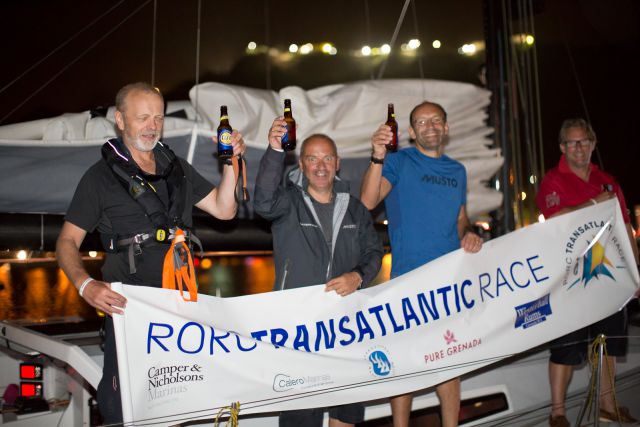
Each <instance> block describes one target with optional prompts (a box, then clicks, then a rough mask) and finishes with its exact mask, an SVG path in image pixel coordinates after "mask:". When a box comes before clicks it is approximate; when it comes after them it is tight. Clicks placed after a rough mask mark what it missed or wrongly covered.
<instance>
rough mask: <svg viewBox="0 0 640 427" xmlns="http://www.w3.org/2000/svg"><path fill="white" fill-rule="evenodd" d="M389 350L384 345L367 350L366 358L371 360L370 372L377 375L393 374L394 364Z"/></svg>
mask: <svg viewBox="0 0 640 427" xmlns="http://www.w3.org/2000/svg"><path fill="white" fill-rule="evenodd" d="M388 354H389V351H388V350H387V349H386V348H384V347H374V348H372V349H370V350H369V351H368V352H367V355H366V358H367V360H368V361H369V363H370V365H369V372H371V374H372V375H374V376H376V377H386V376H388V375H391V372H392V371H393V364H392V363H391V359H390V358H389V356H388Z"/></svg>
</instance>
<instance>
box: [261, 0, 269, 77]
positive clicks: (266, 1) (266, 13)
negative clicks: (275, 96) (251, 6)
mask: <svg viewBox="0 0 640 427" xmlns="http://www.w3.org/2000/svg"><path fill="white" fill-rule="evenodd" d="M263 10H264V41H265V43H266V45H267V53H266V55H265V64H264V71H265V73H264V78H265V85H266V87H267V90H271V56H270V55H269V50H270V45H271V29H270V28H269V0H264V8H263Z"/></svg>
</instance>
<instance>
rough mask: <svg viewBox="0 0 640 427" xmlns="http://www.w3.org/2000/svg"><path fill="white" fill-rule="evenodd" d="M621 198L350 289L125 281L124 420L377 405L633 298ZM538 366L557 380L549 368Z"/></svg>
mask: <svg viewBox="0 0 640 427" xmlns="http://www.w3.org/2000/svg"><path fill="white" fill-rule="evenodd" d="M638 282H639V280H638V272H637V269H636V266H635V262H634V258H633V254H632V251H631V246H630V245H629V239H628V237H627V232H626V228H625V224H624V223H623V220H622V216H621V214H620V208H619V205H618V203H617V201H615V200H612V201H608V202H606V203H601V204H598V205H596V206H593V207H589V208H586V209H582V210H580V211H577V212H574V213H571V214H567V215H562V216H559V217H557V218H553V219H551V220H548V221H547V222H546V223H543V224H535V225H532V226H529V227H526V228H524V229H520V230H518V231H515V232H513V233H510V234H508V235H506V236H503V237H500V238H498V239H495V240H493V241H490V242H487V243H485V245H484V247H483V248H482V250H481V251H480V252H479V253H477V254H467V253H464V252H463V251H461V250H458V251H455V252H452V253H450V254H448V255H445V256H443V257H441V258H439V259H437V260H435V261H433V262H431V263H429V264H427V265H425V266H423V267H421V268H418V269H416V270H414V271H412V272H410V273H408V274H405V275H403V276H401V277H398V278H396V279H394V280H391V281H389V282H387V283H384V284H381V285H378V286H375V287H372V288H368V289H364V290H361V291H358V292H356V293H354V294H352V295H350V296H348V297H345V298H341V297H339V296H337V295H336V294H335V293H325V292H324V286H322V285H319V286H311V287H306V288H300V289H292V290H287V291H283V292H270V293H266V294H258V295H248V296H243V297H237V298H224V299H223V298H216V297H212V296H207V295H200V296H199V300H198V302H197V303H186V302H183V301H182V299H181V297H180V296H179V294H178V293H177V292H175V291H168V290H162V289H155V288H148V287H140V286H128V285H121V284H114V285H113V286H114V289H115V290H116V291H118V292H121V293H122V294H124V295H125V296H126V297H127V299H128V303H127V308H126V310H125V314H124V315H123V316H114V320H115V330H116V339H117V347H118V363H119V366H120V381H121V392H122V401H123V412H124V417H125V418H124V419H125V422H127V423H129V425H132V424H135V425H145V424H156V425H171V424H175V423H177V422H179V421H186V420H190V419H198V418H211V417H213V416H215V415H216V414H217V413H218V411H219V409H220V408H221V407H225V406H229V405H230V404H231V403H232V402H240V404H241V411H240V413H241V414H249V413H257V412H268V411H280V410H288V409H299V408H308V407H323V406H330V405H335V404H343V403H348V402H355V401H367V400H372V399H376V398H382V397H386V396H392V395H397V394H401V393H406V392H409V391H413V390H419V389H423V388H426V387H429V386H432V385H435V384H438V383H440V382H442V381H445V380H447V379H450V378H453V377H456V376H459V375H461V374H464V373H466V372H470V371H472V370H475V369H478V368H480V367H483V366H485V365H487V364H490V363H493V362H496V361H498V360H500V359H503V358H505V357H508V356H510V355H513V354H515V353H519V352H522V351H524V350H527V349H529V348H532V347H535V346H537V345H540V344H543V343H545V342H547V341H549V340H551V339H553V338H556V337H558V336H561V335H564V334H566V333H568V332H570V331H572V330H575V329H578V328H580V327H582V326H585V325H588V324H590V323H593V322H595V321H597V320H600V319H602V318H604V317H606V316H608V315H610V314H612V313H613V312H615V311H616V310H618V309H619V308H620V307H622V306H623V305H624V304H625V303H626V301H627V300H628V299H629V298H630V297H631V296H632V295H633V293H634V292H635V290H636V289H637V287H638ZM540 375H546V372H541V373H540Z"/></svg>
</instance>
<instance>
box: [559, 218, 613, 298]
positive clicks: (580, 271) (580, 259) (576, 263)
mask: <svg viewBox="0 0 640 427" xmlns="http://www.w3.org/2000/svg"><path fill="white" fill-rule="evenodd" d="M603 229H604V230H603ZM610 229H611V224H610V223H609V222H605V221H602V220H598V221H590V222H587V223H585V224H583V225H581V226H580V227H578V228H576V229H575V230H574V231H573V232H572V233H571V234H570V236H569V239H568V240H567V243H566V244H565V264H566V266H565V273H564V278H563V281H562V285H563V286H567V290H569V289H571V288H573V287H574V286H575V285H577V284H582V285H583V287H584V288H586V287H587V285H588V284H589V283H590V282H591V281H592V280H593V279H599V280H602V279H604V278H605V277H608V278H609V279H611V280H613V281H615V280H616V279H615V277H614V273H613V272H614V270H615V269H616V268H625V267H623V266H622V265H624V262H622V261H624V254H623V251H622V246H621V245H620V241H619V240H618V238H617V237H616V236H610V237H609V236H607V235H606V232H608V231H610ZM603 231H604V232H603ZM602 243H604V244H605V245H606V246H604V245H603V244H602ZM612 259H613V262H612ZM614 262H616V263H620V265H621V266H620V267H616V266H615V265H614Z"/></svg>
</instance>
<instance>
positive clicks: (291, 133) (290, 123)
mask: <svg viewBox="0 0 640 427" xmlns="http://www.w3.org/2000/svg"><path fill="white" fill-rule="evenodd" d="M284 121H285V122H287V133H285V134H284V135H282V140H281V143H282V149H283V150H284V151H291V150H295V149H296V121H295V120H294V119H293V116H292V115H291V100H290V99H285V100H284Z"/></svg>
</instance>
